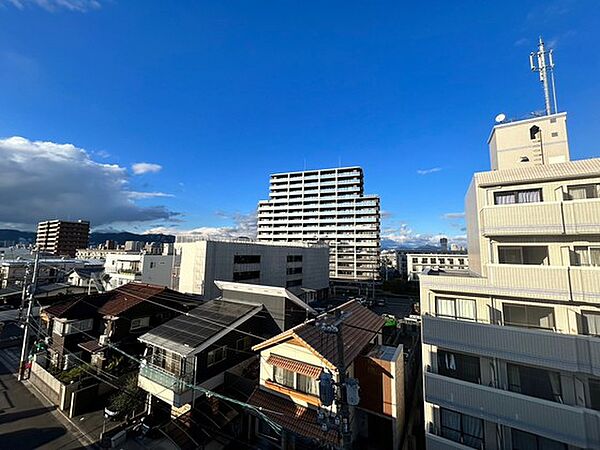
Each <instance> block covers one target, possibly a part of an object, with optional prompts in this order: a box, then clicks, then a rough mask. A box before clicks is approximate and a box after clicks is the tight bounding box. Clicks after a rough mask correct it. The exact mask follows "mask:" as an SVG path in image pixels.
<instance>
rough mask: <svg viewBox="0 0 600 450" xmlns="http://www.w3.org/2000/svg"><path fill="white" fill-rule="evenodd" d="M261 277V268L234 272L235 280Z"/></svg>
mask: <svg viewBox="0 0 600 450" xmlns="http://www.w3.org/2000/svg"><path fill="white" fill-rule="evenodd" d="M258 279H260V270H250V271H245V272H233V281H245V280H258Z"/></svg>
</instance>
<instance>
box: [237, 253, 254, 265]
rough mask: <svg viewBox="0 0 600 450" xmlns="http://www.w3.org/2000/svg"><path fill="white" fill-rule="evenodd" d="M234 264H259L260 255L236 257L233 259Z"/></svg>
mask: <svg viewBox="0 0 600 450" xmlns="http://www.w3.org/2000/svg"><path fill="white" fill-rule="evenodd" d="M233 263H234V264H259V263H260V255H235V256H234V257H233Z"/></svg>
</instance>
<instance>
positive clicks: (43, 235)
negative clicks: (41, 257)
mask: <svg viewBox="0 0 600 450" xmlns="http://www.w3.org/2000/svg"><path fill="white" fill-rule="evenodd" d="M89 235H90V223H89V222H87V221H83V220H78V221H77V222H68V221H65V220H46V221H44V222H40V223H38V227H37V237H36V241H35V245H36V247H37V248H38V250H40V251H42V252H46V253H51V254H53V255H59V256H70V257H71V258H73V257H75V252H76V250H77V249H78V248H86V247H87V246H88V241H89Z"/></svg>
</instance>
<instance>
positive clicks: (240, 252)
mask: <svg viewBox="0 0 600 450" xmlns="http://www.w3.org/2000/svg"><path fill="white" fill-rule="evenodd" d="M328 255H329V249H328V247H327V245H324V244H322V243H302V242H295V243H286V242H254V241H249V240H233V239H229V240H216V239H206V238H204V237H200V236H194V235H188V236H177V240H176V242H175V263H174V266H175V267H174V277H175V280H176V281H175V282H176V286H178V288H179V291H181V292H188V293H194V294H199V295H202V296H203V297H204V298H205V299H212V298H216V297H217V296H219V294H220V292H221V291H220V290H219V288H218V287H217V285H216V284H215V282H216V281H217V280H219V281H234V282H239V283H251V284H261V285H264V286H277V287H283V288H286V289H289V290H290V291H291V292H293V293H294V294H295V295H297V296H299V297H301V298H302V299H303V300H305V301H307V302H310V301H313V300H317V299H320V298H324V297H326V296H327V294H328V290H329V271H328V260H329V256H328Z"/></svg>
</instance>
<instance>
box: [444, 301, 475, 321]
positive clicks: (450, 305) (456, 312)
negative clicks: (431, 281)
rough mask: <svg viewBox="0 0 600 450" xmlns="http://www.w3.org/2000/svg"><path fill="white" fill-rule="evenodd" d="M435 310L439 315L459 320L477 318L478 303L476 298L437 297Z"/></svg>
mask: <svg viewBox="0 0 600 450" xmlns="http://www.w3.org/2000/svg"><path fill="white" fill-rule="evenodd" d="M435 310H436V316H437V317H449V318H451V319H458V320H476V319H477V304H476V303H475V300H470V299H464V298H456V299H454V298H441V297H436V299H435Z"/></svg>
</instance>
